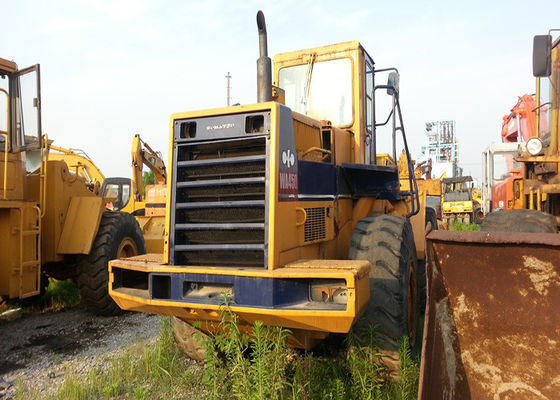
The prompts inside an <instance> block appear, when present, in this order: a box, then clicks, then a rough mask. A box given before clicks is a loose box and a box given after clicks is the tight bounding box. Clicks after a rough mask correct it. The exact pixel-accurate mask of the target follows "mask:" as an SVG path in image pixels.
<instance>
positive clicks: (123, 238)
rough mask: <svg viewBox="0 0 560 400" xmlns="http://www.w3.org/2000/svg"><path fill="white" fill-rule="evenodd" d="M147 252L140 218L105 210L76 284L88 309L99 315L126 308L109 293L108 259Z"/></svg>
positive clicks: (80, 264) (79, 266)
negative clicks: (137, 219)
mask: <svg viewBox="0 0 560 400" xmlns="http://www.w3.org/2000/svg"><path fill="white" fill-rule="evenodd" d="M144 253H146V247H145V245H144V237H143V236H142V230H141V229H140V226H139V225H138V222H137V221H136V219H135V218H134V217H133V216H132V215H131V214H128V213H124V212H120V211H109V212H104V213H103V216H102V217H101V222H100V223H99V229H98V230H97V235H96V237H95V240H94V241H93V244H92V246H91V251H90V253H89V254H88V255H87V256H86V257H85V258H84V259H83V260H82V261H81V262H80V263H79V264H78V268H77V276H76V283H77V284H78V288H79V289H80V294H81V296H82V301H83V302H84V304H85V306H86V308H87V309H88V310H89V311H91V312H93V313H94V314H98V315H118V314H121V313H122V312H123V311H122V310H121V309H120V308H119V306H118V305H117V303H115V302H114V300H113V299H112V298H111V296H109V270H108V262H109V261H110V260H114V259H116V258H123V257H132V256H135V255H138V254H144Z"/></svg>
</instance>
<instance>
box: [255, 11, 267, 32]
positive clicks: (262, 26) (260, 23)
mask: <svg viewBox="0 0 560 400" xmlns="http://www.w3.org/2000/svg"><path fill="white" fill-rule="evenodd" d="M257 28H258V29H259V35H260V34H261V33H263V34H265V35H266V22H265V20H264V13H263V12H262V11H261V10H259V11H258V12H257Z"/></svg>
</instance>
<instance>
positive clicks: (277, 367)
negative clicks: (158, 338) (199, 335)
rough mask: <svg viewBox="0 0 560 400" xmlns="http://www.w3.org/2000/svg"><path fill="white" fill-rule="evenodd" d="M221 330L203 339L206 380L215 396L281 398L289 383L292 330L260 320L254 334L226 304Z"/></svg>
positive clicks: (255, 326)
mask: <svg viewBox="0 0 560 400" xmlns="http://www.w3.org/2000/svg"><path fill="white" fill-rule="evenodd" d="M221 317H222V320H221V326H222V331H221V332H219V333H217V334H215V335H214V336H209V337H206V338H204V339H201V340H202V344H203V346H204V349H205V354H206V357H205V365H204V375H203V382H204V384H205V385H206V389H207V390H208V392H209V393H210V394H211V397H212V398H214V399H230V398H235V399H244V400H253V399H255V400H257V399H281V398H282V397H281V396H282V393H283V390H284V388H285V387H286V384H287V381H286V369H287V366H288V358H289V357H288V356H289V353H290V351H289V349H288V346H287V339H288V334H289V332H288V331H287V330H285V329H282V328H276V327H274V328H271V327H266V326H264V325H263V323H262V322H261V321H257V322H255V323H254V325H253V326H252V330H251V335H250V336H249V335H248V334H247V333H245V332H243V331H242V330H241V329H240V325H239V319H238V317H237V315H236V314H235V313H233V312H232V311H231V310H230V309H229V307H228V306H227V305H226V306H224V307H223V308H222V311H221Z"/></svg>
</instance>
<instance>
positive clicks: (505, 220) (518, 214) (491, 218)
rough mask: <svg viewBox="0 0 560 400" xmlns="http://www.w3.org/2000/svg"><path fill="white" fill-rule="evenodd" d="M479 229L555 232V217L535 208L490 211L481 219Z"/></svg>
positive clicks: (556, 229) (556, 230)
mask: <svg viewBox="0 0 560 400" xmlns="http://www.w3.org/2000/svg"><path fill="white" fill-rule="evenodd" d="M480 230H481V231H485V232H489V231H499V232H529V233H557V232H558V226H557V225H556V218H555V217H554V216H553V215H551V214H547V213H544V212H542V211H537V210H501V211H492V212H491V213H489V214H488V215H486V217H485V218H484V220H483V221H482V225H480Z"/></svg>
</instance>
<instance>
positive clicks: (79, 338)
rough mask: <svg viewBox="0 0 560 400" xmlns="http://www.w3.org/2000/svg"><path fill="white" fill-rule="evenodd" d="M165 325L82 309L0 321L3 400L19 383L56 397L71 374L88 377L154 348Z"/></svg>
mask: <svg viewBox="0 0 560 400" xmlns="http://www.w3.org/2000/svg"><path fill="white" fill-rule="evenodd" d="M160 321H161V317H159V316H155V315H149V314H143V313H126V314H124V315H121V316H118V317H99V316H95V315H93V314H91V313H90V312H88V311H87V310H85V309H84V308H82V307H75V308H72V309H66V310H62V311H59V312H54V313H52V312H51V313H40V314H29V315H24V316H23V317H22V318H20V319H17V320H14V321H0V399H2V400H7V399H11V398H13V397H14V393H15V391H16V382H17V380H18V379H21V380H22V381H23V383H24V384H25V385H27V386H30V387H33V388H34V389H35V390H38V391H39V392H40V393H43V394H47V393H53V392H55V391H56V389H57V387H58V386H59V385H60V384H61V383H62V382H63V381H64V377H65V374H67V373H69V372H71V373H73V374H76V375H83V374H87V373H88V372H89V371H90V370H91V369H92V368H93V367H100V368H103V367H104V366H105V365H107V366H108V365H109V364H110V361H111V360H112V359H113V358H114V357H116V356H117V355H119V354H120V353H121V351H122V350H124V349H125V348H127V347H129V346H130V345H132V344H134V343H136V342H138V341H140V340H145V341H146V344H147V345H151V344H153V343H154V342H155V339H156V338H157V337H158V336H159V330H160Z"/></svg>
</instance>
